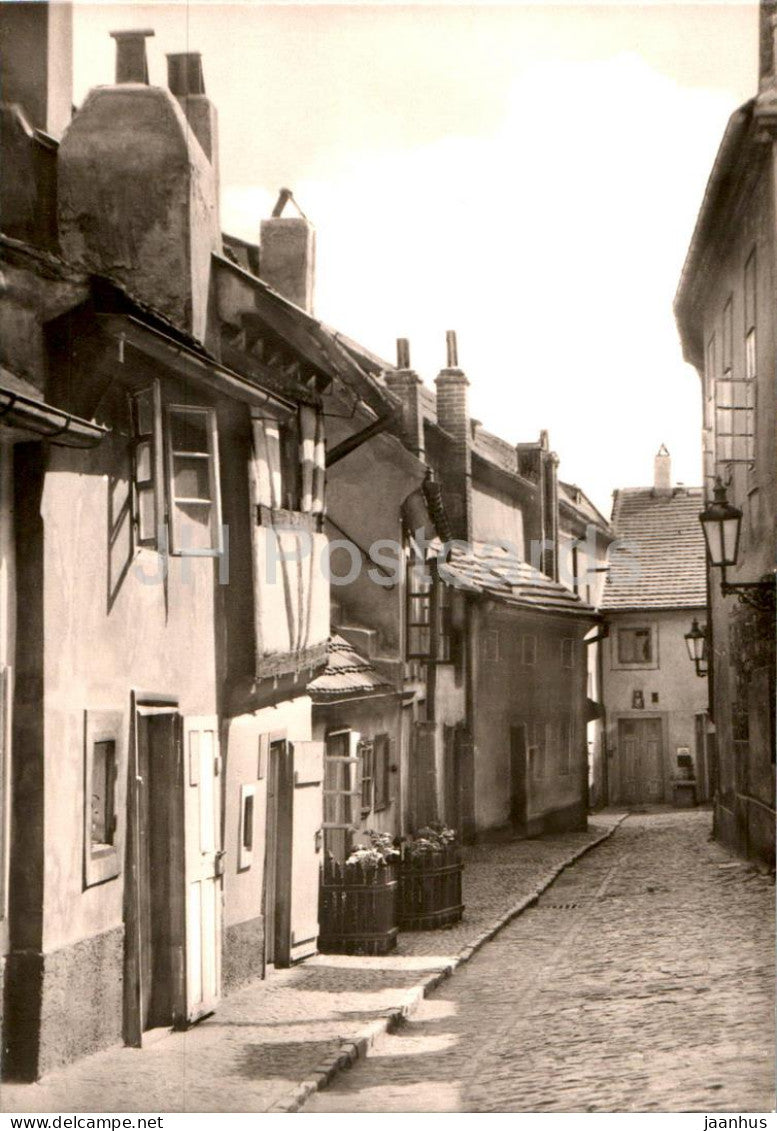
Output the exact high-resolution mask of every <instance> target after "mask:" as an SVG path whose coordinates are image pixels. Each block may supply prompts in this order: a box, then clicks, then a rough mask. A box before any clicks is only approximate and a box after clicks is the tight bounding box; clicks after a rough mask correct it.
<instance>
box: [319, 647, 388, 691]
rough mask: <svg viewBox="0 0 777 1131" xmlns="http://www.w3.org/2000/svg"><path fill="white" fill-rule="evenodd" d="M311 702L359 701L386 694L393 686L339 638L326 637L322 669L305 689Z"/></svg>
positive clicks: (364, 658)
mask: <svg viewBox="0 0 777 1131" xmlns="http://www.w3.org/2000/svg"><path fill="white" fill-rule="evenodd" d="M307 690H308V694H309V695H310V697H311V699H312V700H313V702H314V703H327V702H331V701H333V700H339V699H351V698H354V699H361V698H363V697H364V696H365V695H389V694H391V692H392V691H393V690H394V688H393V686H392V685H391V684H390V683H389V682H388V681H387V680H385V679H384V678H383V676H382V675H381V674H380V672H378V671H377V669H376V668H375V667H373V665H372V664H371V663H370V661H369V660H368V659H367V658H366V657H365V656H362V654H361V653H360V652H357V651H356V649H355V648H353V647H351V645H350V644H349V643H348V641H347V640H344V639H343V638H342V636H337V635H335V636H330V637H329V640H328V641H327V645H326V667H325V668H324V670H323V671H322V672H320V673H319V674H318V675H317V676H316V678H315V679H313V680H311V682H310V683H309V684H308V687H307Z"/></svg>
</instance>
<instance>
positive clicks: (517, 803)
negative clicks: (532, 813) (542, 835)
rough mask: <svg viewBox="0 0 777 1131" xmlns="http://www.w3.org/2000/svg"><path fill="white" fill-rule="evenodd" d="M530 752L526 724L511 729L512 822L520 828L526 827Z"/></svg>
mask: <svg viewBox="0 0 777 1131" xmlns="http://www.w3.org/2000/svg"><path fill="white" fill-rule="evenodd" d="M528 772H529V752H528V745H527V739H526V724H525V723H521V724H520V725H518V726H513V727H510V820H511V821H512V823H513V824H514V825H516V826H518V827H519V828H524V827H525V825H526V818H527V814H526V803H527V793H528V787H527V775H528Z"/></svg>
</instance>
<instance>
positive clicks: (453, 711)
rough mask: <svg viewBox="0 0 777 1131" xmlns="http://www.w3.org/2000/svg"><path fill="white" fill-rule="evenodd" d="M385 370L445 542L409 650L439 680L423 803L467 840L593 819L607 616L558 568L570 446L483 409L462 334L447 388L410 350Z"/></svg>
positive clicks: (431, 705)
mask: <svg viewBox="0 0 777 1131" xmlns="http://www.w3.org/2000/svg"><path fill="white" fill-rule="evenodd" d="M386 382H387V384H388V385H389V387H390V388H391V389H392V390H394V391H395V392H396V393H397V394H398V395H399V396H401V398H402V401H403V416H402V429H403V437H404V440H405V443H406V444H407V445H408V446H409V447H410V448H411V450H413V451H414V452H416V453H417V454H419V456H420V457H421V458H423V459H424V461H425V462H426V463H427V465H428V466H429V468H430V472H431V475H432V480H431V483H430V486H429V487H428V488H427V491H428V494H429V495H430V498H433V499H434V502H435V505H431V506H430V512H431V514H432V516H433V518H434V521H435V525H436V533H437V542H436V544H435V545H434V546H433V547H432V551H431V553H430V552H429V550H428V547H426V548H422V547H418V546H416V545H414V547H413V553H414V554H415V555H416V559H415V562H413V561H412V560H411V563H410V565H411V567H413V566H415V568H416V570H417V576H416V573H415V572H414V571H413V569H412V568H411V574H410V582H409V586H408V611H409V615H408V647H409V651H408V656H409V657H411V658H413V659H416V660H421V661H423V662H424V664H425V665H426V667H427V671H428V675H427V680H428V685H429V692H428V699H427V719H426V726H425V728H424V730H423V731H421V732H420V733H419V736H418V742H417V748H416V750H415V752H414V754H413V759H414V761H415V763H416V767H417V777H416V781H417V787H416V791H415V797H414V804H415V806H416V807H417V809H418V810H419V811H420V812H421V813H422V814H423V815H424V817H425V818H426V819H428V815H429V814H432V815H434V816H441V817H442V818H443V819H444V820H446V821H447V822H448V823H449V824H451V825H453V826H454V827H456V828H459V829H461V830H462V831H463V834H464V836H465V837H467V838H472V837H475V836H477V835H479V834H482V833H484V832H486V831H487V830H492V829H496V828H503V827H509V826H511V827H512V828H513V829H518V830H520V831H522V832H524V833H526V834H530V835H532V834H536V833H538V832H541V831H543V830H546V829H552V828H574V827H580V826H584V825H585V822H586V815H587V809H588V769H587V764H588V759H587V742H586V723H587V685H588V676H587V655H586V645H585V643H584V641H585V637H586V635H587V634H588V633H589V632H590V631H591V630H592V628H593V627H594V625H595V624H596V621H597V616H596V613H595V610H594V609H593V607H592V606H591V605H589V604H588V603H587V602H586V601H584V600H583V599H582V597H581V596H580V595H579V593H576V592H575V591H574V588H573V586H572V584H570V585H569V586H565V585H564V584H562V582H561V581H560V580H559V529H560V524H559V489H558V480H557V463H558V460H557V457H556V456H555V454H554V453H552V452H551V451H550V450H549V446H548V443H547V437H546V436H543V437H542V438H541V440H540V441H539V442H538V443H535V444H519V445H517V446H513V445H510V444H508V443H507V442H505V441H503V440H500V439H499V438H498V437H496V436H493V435H491V434H490V433H488V432H486V431H485V430H484V429H482V428H481V427H480V425H479V423H478V422H477V421H474V420H472V419H471V418H470V415H469V411H468V398H467V388H468V384H469V382H468V380H467V377H466V375H465V374H464V372H463V371H462V370H461V369H460V368H459V366H458V358H457V351H456V340H455V335H454V334H453V333H452V332H451V333H449V335H448V364H447V366H446V367H445V368H444V369H443V370H442V371H441V372H440V374H439V375H438V377H437V379H436V382H435V385H436V393H435V394H432V393H431V391H430V390H428V389H427V388H425V387H424V386H423V385H422V383H421V381H420V379H419V378H418V376H417V375H416V374H415V373H414V372H413V371H412V370H411V369H410V367H409V359H407V361H406V364H405V366H403V367H401V368H398V369H397V370H395V371H392V372H389V373H387V375H386ZM570 506H572V507H576V506H577V504H575V503H570ZM581 513H582V512H581ZM604 525H605V526H606V524H604ZM568 529H569V527H568ZM598 552H599V551H598V550H596V551H594V556H595V555H596V554H597V553H598ZM424 562H427V563H428V567H429V568H428V569H427V571H426V578H425V579H424V577H423V571H422V570H421V568H420V567H421V566H422V565H423V564H424Z"/></svg>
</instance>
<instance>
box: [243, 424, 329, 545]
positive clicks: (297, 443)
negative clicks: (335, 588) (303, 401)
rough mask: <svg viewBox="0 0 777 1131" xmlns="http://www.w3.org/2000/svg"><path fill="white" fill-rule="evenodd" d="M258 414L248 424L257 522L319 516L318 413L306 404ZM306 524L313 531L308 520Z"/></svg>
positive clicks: (321, 459)
mask: <svg viewBox="0 0 777 1131" xmlns="http://www.w3.org/2000/svg"><path fill="white" fill-rule="evenodd" d="M263 413H264V414H263V415H262V416H254V417H253V420H252V425H253V446H254V458H253V461H252V471H253V478H254V492H255V501H256V503H257V505H258V508H259V515H258V519H259V522H260V523H262V524H263V525H265V524H267V525H272V524H274V523H275V522H276V521H277V522H278V523H279V525H282V524H284V523H286V524H287V523H288V522H289V521H290V515H291V514H295V515H299V514H307V515H310V516H321V515H323V512H324V481H325V460H326V446H325V441H324V419H323V416H322V414H321V413H318V412H316V410H315V409H313V408H310V407H308V406H307V405H303V406H302V407H301V408H300V410H299V413H293V412H287V413H284V412H283V411H282V410H281V409H278V411H277V412H272V411H269V410H263ZM309 521H310V522H311V524H312V528H313V529H318V525H317V522H315V521H314V519H313V518H312V517H311V519H310V520H309ZM298 522H299V520H298V519H297V523H298ZM297 523H295V524H297Z"/></svg>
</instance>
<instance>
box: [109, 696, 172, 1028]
mask: <svg viewBox="0 0 777 1131" xmlns="http://www.w3.org/2000/svg"><path fill="white" fill-rule="evenodd" d="M183 896H184V887H183V799H182V789H181V717H180V715H179V714H177V713H176V712H174V711H153V710H151V711H149V712H144V710H143V708H140V709H139V710H138V712H137V714H136V716H135V744H134V751H133V756H132V758H131V759H130V780H129V806H128V836H127V882H126V890H125V908H124V911H125V1016H124V1036H125V1040H126V1041H127V1043H128V1044H132V1045H140V1044H141V1043H142V1034H143V1033H144V1032H145V1031H146V1030H148V1029H153V1028H156V1027H158V1026H166V1025H173V1024H176V1023H178V1022H180V1021H181V1020H182V1019H183V1014H184V1008H183V1006H184V1001H183V994H184V986H183V956H184V949H185V913H184V905H183Z"/></svg>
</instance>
